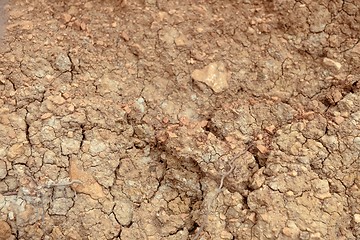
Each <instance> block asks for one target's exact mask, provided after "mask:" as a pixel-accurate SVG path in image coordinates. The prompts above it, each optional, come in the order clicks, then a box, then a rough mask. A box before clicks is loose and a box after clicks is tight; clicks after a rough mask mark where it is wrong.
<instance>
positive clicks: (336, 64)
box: [323, 58, 341, 70]
mask: <svg viewBox="0 0 360 240" xmlns="http://www.w3.org/2000/svg"><path fill="white" fill-rule="evenodd" d="M323 63H324V65H326V66H328V67H332V68H335V69H336V70H340V69H341V63H339V62H336V61H334V60H332V59H330V58H324V59H323Z"/></svg>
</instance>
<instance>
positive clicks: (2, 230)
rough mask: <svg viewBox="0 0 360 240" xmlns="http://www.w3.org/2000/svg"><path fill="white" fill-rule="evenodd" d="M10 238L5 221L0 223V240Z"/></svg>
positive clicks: (8, 227)
mask: <svg viewBox="0 0 360 240" xmlns="http://www.w3.org/2000/svg"><path fill="white" fill-rule="evenodd" d="M10 237H11V228H10V226H9V224H8V223H7V222H5V221H0V240H7V239H10Z"/></svg>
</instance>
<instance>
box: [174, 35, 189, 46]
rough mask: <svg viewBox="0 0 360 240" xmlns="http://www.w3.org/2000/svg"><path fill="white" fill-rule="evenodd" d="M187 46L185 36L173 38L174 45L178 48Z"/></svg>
mask: <svg viewBox="0 0 360 240" xmlns="http://www.w3.org/2000/svg"><path fill="white" fill-rule="evenodd" d="M187 44H188V40H187V38H186V36H185V35H183V34H181V35H180V36H179V37H177V38H175V45H176V46H178V47H181V46H185V45H187Z"/></svg>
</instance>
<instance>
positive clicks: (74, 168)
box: [69, 160, 105, 199]
mask: <svg viewBox="0 0 360 240" xmlns="http://www.w3.org/2000/svg"><path fill="white" fill-rule="evenodd" d="M69 176H70V179H77V180H80V181H81V182H82V184H76V185H73V186H72V188H73V189H74V190H75V191H76V192H78V193H85V194H89V195H90V196H91V197H92V198H94V199H99V198H103V197H105V194H104V192H103V190H102V187H101V185H100V184H99V183H98V182H97V181H96V180H95V179H94V177H93V176H92V175H91V174H90V173H88V172H85V171H84V170H82V169H81V168H80V167H79V165H78V164H77V163H76V162H75V160H72V161H70V171H69Z"/></svg>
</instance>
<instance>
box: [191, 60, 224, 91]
mask: <svg viewBox="0 0 360 240" xmlns="http://www.w3.org/2000/svg"><path fill="white" fill-rule="evenodd" d="M191 77H192V78H193V79H194V80H195V81H199V82H203V83H205V84H206V85H208V86H209V87H210V88H211V89H212V90H213V91H214V92H215V93H220V92H222V91H224V90H226V89H227V88H229V84H228V79H229V77H230V74H229V73H228V72H227V70H226V68H225V64H224V63H222V62H214V63H211V64H209V65H208V66H206V67H205V68H203V69H196V70H194V71H193V72H192V74H191Z"/></svg>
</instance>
